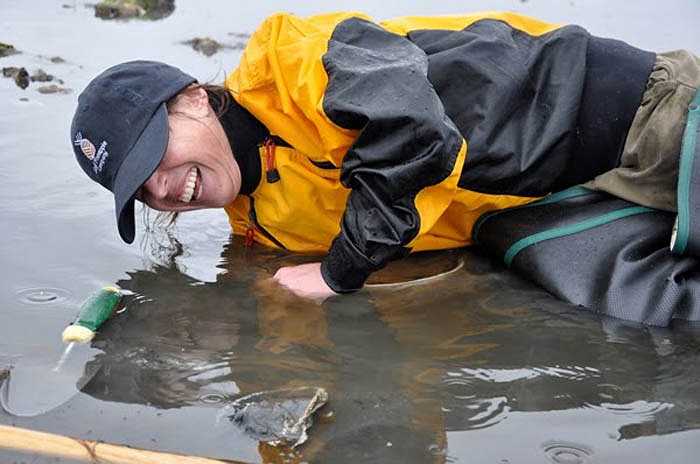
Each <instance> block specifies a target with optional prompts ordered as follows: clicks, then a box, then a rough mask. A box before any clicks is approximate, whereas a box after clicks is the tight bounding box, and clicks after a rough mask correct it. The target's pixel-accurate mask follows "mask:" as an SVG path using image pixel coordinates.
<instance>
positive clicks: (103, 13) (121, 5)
mask: <svg viewBox="0 0 700 464" xmlns="http://www.w3.org/2000/svg"><path fill="white" fill-rule="evenodd" d="M94 6H95V17H97V18H102V19H131V18H142V19H162V18H165V17H167V16H170V15H171V14H172V12H173V11H175V0H102V1H101V2H100V3H98V4H96V5H94Z"/></svg>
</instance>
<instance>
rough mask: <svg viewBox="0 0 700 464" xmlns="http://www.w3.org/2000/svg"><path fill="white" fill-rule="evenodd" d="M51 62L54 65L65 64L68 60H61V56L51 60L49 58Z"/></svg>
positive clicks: (53, 57)
mask: <svg viewBox="0 0 700 464" xmlns="http://www.w3.org/2000/svg"><path fill="white" fill-rule="evenodd" d="M49 61H51V62H52V63H54V64H59V63H65V62H66V60H64V59H63V58H61V57H60V56H52V57H51V58H49Z"/></svg>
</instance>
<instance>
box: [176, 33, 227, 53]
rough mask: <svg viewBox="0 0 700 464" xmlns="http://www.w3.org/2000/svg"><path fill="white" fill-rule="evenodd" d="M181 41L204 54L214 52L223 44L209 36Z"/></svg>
mask: <svg viewBox="0 0 700 464" xmlns="http://www.w3.org/2000/svg"><path fill="white" fill-rule="evenodd" d="M183 43H184V44H185V45H189V46H191V47H192V48H193V49H194V50H196V51H198V52H199V53H202V54H203V55H206V56H212V55H213V54H214V53H216V52H218V51H219V50H220V49H221V48H223V45H221V44H220V43H219V42H217V41H216V40H214V39H210V38H209V37H195V38H194V39H192V40H188V41H186V42H183Z"/></svg>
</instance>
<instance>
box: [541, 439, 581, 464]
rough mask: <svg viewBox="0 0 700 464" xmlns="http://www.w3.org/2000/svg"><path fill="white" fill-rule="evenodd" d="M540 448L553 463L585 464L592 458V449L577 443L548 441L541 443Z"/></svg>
mask: <svg viewBox="0 0 700 464" xmlns="http://www.w3.org/2000/svg"><path fill="white" fill-rule="evenodd" d="M542 449H543V451H544V455H545V456H546V457H547V459H548V460H549V462H552V463H554V464H585V463H586V462H590V461H591V459H592V458H593V451H592V450H591V449H590V448H588V447H587V446H584V445H580V444H578V443H571V442H558V441H550V442H547V443H543V444H542Z"/></svg>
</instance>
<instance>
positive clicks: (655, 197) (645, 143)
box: [585, 50, 700, 211]
mask: <svg viewBox="0 0 700 464" xmlns="http://www.w3.org/2000/svg"><path fill="white" fill-rule="evenodd" d="M698 87H700V58H698V57H697V56H695V55H693V54H692V53H689V52H687V51H684V50H677V51H672V52H667V53H661V54H658V55H657V58H656V63H655V64H654V68H653V71H652V73H651V75H650V76H649V81H648V82H647V88H646V90H645V92H644V95H643V97H642V102H641V105H640V106H639V109H638V110H637V113H636V115H635V117H634V120H633V121H632V125H631V126H630V130H629V133H628V134H627V140H626V141H625V146H624V149H623V152H622V156H621V158H620V166H619V167H617V168H615V169H613V170H611V171H608V172H606V173H604V174H601V175H600V176H598V177H596V178H595V179H593V180H592V181H590V182H588V183H587V184H585V186H586V187H589V188H592V189H595V190H602V191H605V192H608V193H611V194H613V195H615V196H617V197H620V198H623V199H625V200H628V201H631V202H634V203H638V204H640V205H643V206H648V207H650V208H656V209H661V210H665V211H676V188H677V184H678V165H679V160H680V151H681V140H682V137H683V131H684V129H685V123H686V119H687V115H688V106H689V104H690V102H691V101H692V99H693V97H694V96H695V92H696V91H697V89H698Z"/></svg>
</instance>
